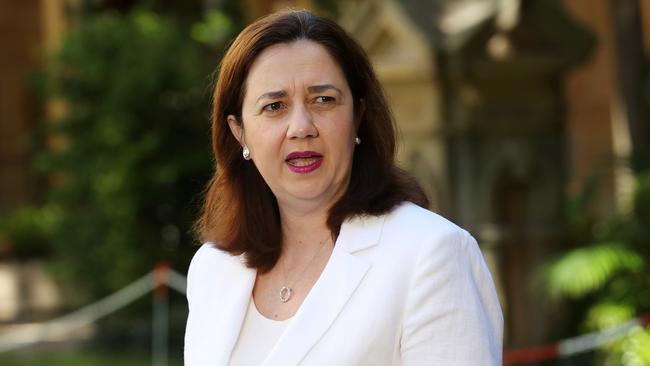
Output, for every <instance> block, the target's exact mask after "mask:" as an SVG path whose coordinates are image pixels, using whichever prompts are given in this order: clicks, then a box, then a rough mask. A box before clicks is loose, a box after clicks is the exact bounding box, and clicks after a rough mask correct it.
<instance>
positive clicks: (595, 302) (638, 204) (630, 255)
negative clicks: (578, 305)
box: [544, 173, 650, 365]
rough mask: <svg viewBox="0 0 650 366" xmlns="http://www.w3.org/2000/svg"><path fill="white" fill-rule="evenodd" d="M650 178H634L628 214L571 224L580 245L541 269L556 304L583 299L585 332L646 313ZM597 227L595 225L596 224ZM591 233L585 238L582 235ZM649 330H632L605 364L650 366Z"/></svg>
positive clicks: (607, 351)
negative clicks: (586, 306)
mask: <svg viewBox="0 0 650 366" xmlns="http://www.w3.org/2000/svg"><path fill="white" fill-rule="evenodd" d="M648 207H650V173H646V174H641V175H639V176H638V178H637V188H636V191H635V194H634V199H633V209H632V213H631V214H629V215H618V216H614V217H610V218H607V219H605V220H600V221H598V220H591V223H592V228H591V230H589V231H585V230H584V227H583V225H584V224H585V223H588V222H590V221H589V220H585V219H584V218H583V219H580V220H573V222H574V224H577V225H576V230H577V231H578V234H577V235H574V236H576V237H581V238H583V239H584V241H585V244H586V245H584V246H581V247H578V248H575V249H572V250H569V251H568V252H566V253H564V254H563V255H562V256H561V257H559V258H558V259H556V260H555V261H553V262H552V263H550V264H549V265H548V266H547V267H546V268H545V270H544V273H545V278H546V284H547V287H548V290H549V292H550V293H551V295H552V296H553V297H554V298H555V299H556V300H557V299H573V300H576V299H582V300H584V299H587V300H588V301H589V303H590V304H591V305H590V307H589V309H588V311H587V316H586V318H585V319H584V329H583V330H584V331H596V330H605V329H608V328H611V327H614V326H616V325H619V324H621V323H623V322H625V321H628V320H630V319H631V318H633V317H635V316H639V315H641V314H645V313H646V312H648V311H650V271H648V265H649V264H650V263H649V262H650V245H648V244H650V211H649V209H648ZM594 223H595V224H594ZM585 233H589V235H585ZM649 350H650V330H649V329H641V328H638V329H634V330H633V331H632V332H631V333H630V334H628V335H627V336H626V337H624V338H623V339H622V340H620V341H617V342H613V343H612V344H609V345H606V346H605V347H603V349H602V350H601V352H602V355H603V357H602V360H601V363H602V364H603V365H650V351H649Z"/></svg>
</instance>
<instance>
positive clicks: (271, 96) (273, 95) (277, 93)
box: [255, 90, 287, 103]
mask: <svg viewBox="0 0 650 366" xmlns="http://www.w3.org/2000/svg"><path fill="white" fill-rule="evenodd" d="M286 96H287V92H286V91H284V90H278V91H270V92H268V93H264V94H262V95H260V96H259V97H258V98H257V101H255V103H257V102H259V101H260V100H262V99H265V98H268V99H278V98H283V97H286Z"/></svg>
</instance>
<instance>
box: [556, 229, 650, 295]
mask: <svg viewBox="0 0 650 366" xmlns="http://www.w3.org/2000/svg"><path fill="white" fill-rule="evenodd" d="M643 266H644V262H643V258H642V257H641V256H640V255H639V254H638V253H636V252H635V251H633V250H630V249H628V248H626V247H625V246H623V245H622V244H620V243H615V242H614V243H604V244H599V245H595V246H590V247H583V248H578V249H574V250H572V251H569V252H568V253H566V254H564V255H563V256H562V257H560V258H559V259H558V260H556V261H555V262H554V263H552V264H551V265H550V266H549V267H548V269H547V281H546V282H547V287H548V289H549V292H550V294H551V296H552V297H553V298H564V297H570V298H579V297H583V296H585V295H587V294H589V293H592V292H594V291H596V290H598V289H600V288H602V287H603V286H604V285H605V284H606V283H607V282H608V281H609V280H610V279H611V278H612V277H613V276H614V275H615V274H616V273H618V272H620V271H624V270H629V271H638V270H640V269H641V268H642V267H643Z"/></svg>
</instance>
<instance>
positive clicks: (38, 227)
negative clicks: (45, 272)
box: [0, 205, 61, 259]
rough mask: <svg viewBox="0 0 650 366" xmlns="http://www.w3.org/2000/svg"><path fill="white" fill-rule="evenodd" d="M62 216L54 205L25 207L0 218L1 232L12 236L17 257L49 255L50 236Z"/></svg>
mask: <svg viewBox="0 0 650 366" xmlns="http://www.w3.org/2000/svg"><path fill="white" fill-rule="evenodd" d="M60 217H61V212H60V211H59V210H58V209H57V208H56V207H54V206H53V205H46V206H43V207H24V208H22V209H20V210H18V211H17V212H14V213H13V214H12V215H10V216H7V217H6V218H3V219H1V220H0V233H2V235H3V236H6V237H8V238H11V243H12V248H11V250H12V252H13V255H14V256H16V257H17V258H20V259H24V258H29V257H36V256H44V255H48V254H49V253H50V247H49V246H48V243H49V241H48V238H49V237H50V236H51V235H52V233H53V232H54V229H55V228H56V227H57V226H58V225H59V218H60Z"/></svg>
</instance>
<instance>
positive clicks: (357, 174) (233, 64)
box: [195, 10, 428, 272]
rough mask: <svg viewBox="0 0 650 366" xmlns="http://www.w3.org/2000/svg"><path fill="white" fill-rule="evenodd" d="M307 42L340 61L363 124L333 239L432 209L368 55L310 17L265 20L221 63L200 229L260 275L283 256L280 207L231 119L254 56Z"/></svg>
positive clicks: (332, 225) (333, 211)
mask: <svg viewBox="0 0 650 366" xmlns="http://www.w3.org/2000/svg"><path fill="white" fill-rule="evenodd" d="M301 39H306V40H310V41H313V42H316V43H318V44H320V45H322V46H323V47H325V49H327V50H328V52H329V53H330V54H331V56H332V57H333V58H334V59H335V60H336V61H337V63H338V64H339V66H340V67H341V69H342V70H343V73H344V75H345V78H346V79H347V82H348V84H349V86H350V90H351V92H352V97H353V99H354V112H355V115H357V116H358V118H360V122H359V123H360V124H359V129H358V136H359V138H360V139H361V141H362V143H361V145H358V146H357V147H356V148H355V150H354V156H353V163H352V172H351V176H350V183H349V185H348V187H347V190H346V192H345V193H344V194H343V196H342V197H341V198H340V199H339V201H338V202H336V203H335V204H334V205H333V206H332V207H331V208H330V211H329V216H328V219H327V225H328V227H329V229H330V230H331V231H332V233H333V234H334V235H338V233H339V230H340V228H341V224H342V223H343V221H344V220H345V219H346V218H348V217H352V216H355V215H362V214H367V215H380V214H383V213H386V212H388V211H390V210H391V209H392V208H393V207H394V206H396V205H397V204H399V203H400V202H403V201H411V202H414V203H416V204H418V205H420V206H423V207H426V206H428V200H427V198H426V196H425V194H424V192H423V191H422V189H421V188H420V187H419V185H418V184H417V183H416V182H415V180H413V179H412V178H411V177H410V176H409V175H408V174H406V173H405V172H404V171H402V170H401V169H399V168H397V167H396V166H395V161H394V155H395V128H394V123H393V118H392V115H391V112H390V109H389V107H388V105H387V103H386V100H385V98H384V95H383V92H382V89H381V86H380V85H379V82H378V81H377V78H376V77H375V74H374V72H373V70H372V66H371V65H370V62H369V61H368V57H367V56H366V54H365V52H364V51H363V49H361V47H360V46H359V45H358V44H357V43H356V42H355V41H354V40H352V38H350V37H349V36H348V35H347V34H346V33H345V31H344V30H343V29H342V28H341V27H340V26H338V25H337V24H336V23H334V22H333V21H331V20H328V19H325V18H322V17H319V16H316V15H314V14H312V13H310V12H308V11H305V10H300V11H297V10H292V11H284V12H279V13H274V14H270V15H267V16H265V17H263V18H260V19H258V20H257V21H255V22H254V23H252V24H251V25H249V26H248V27H246V28H245V29H244V30H243V31H242V32H241V33H240V34H239V36H237V38H236V39H235V40H234V41H233V43H232V45H231V46H230V48H229V49H228V51H227V53H226V55H225V56H224V58H223V60H222V62H221V69H220V75H219V79H218V81H217V85H216V88H215V92H214V101H213V115H212V148H213V153H214V156H215V159H216V164H217V167H216V172H215V174H214V176H213V178H212V179H211V180H210V182H209V184H208V187H207V191H206V197H205V204H204V207H203V213H202V214H201V216H200V218H199V219H198V220H197V222H196V226H195V229H196V232H197V234H198V236H199V239H200V240H201V241H211V242H213V243H214V244H215V245H217V246H218V247H219V248H221V249H223V250H225V251H228V252H230V253H232V254H242V253H245V258H246V263H247V265H248V266H249V267H252V268H257V269H258V270H260V271H262V272H265V271H268V270H270V269H271V268H272V267H273V266H274V265H275V263H276V262H277V259H278V257H279V255H280V251H281V246H282V230H281V227H280V214H279V210H278V206H277V201H276V199H275V196H274V195H273V193H272V192H271V190H270V188H269V187H268V186H267V184H266V183H265V182H264V180H263V179H262V176H261V175H260V173H259V172H258V170H257V168H256V167H255V165H254V164H253V163H252V162H251V161H247V160H244V159H243V158H242V155H241V147H240V145H239V143H238V142H237V140H236V139H235V137H234V136H233V135H232V133H231V131H230V129H229V127H228V124H227V122H226V118H227V116H228V115H234V116H235V117H237V120H238V121H240V122H239V123H241V120H242V119H241V110H242V104H243V100H244V96H245V93H246V83H245V82H246V77H247V75H248V71H249V69H250V67H251V65H252V64H253V62H254V61H255V59H256V57H257V56H258V55H259V54H260V53H261V52H262V51H263V50H264V49H265V48H267V47H269V46H272V45H274V44H278V43H291V42H294V41H297V40H301Z"/></svg>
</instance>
